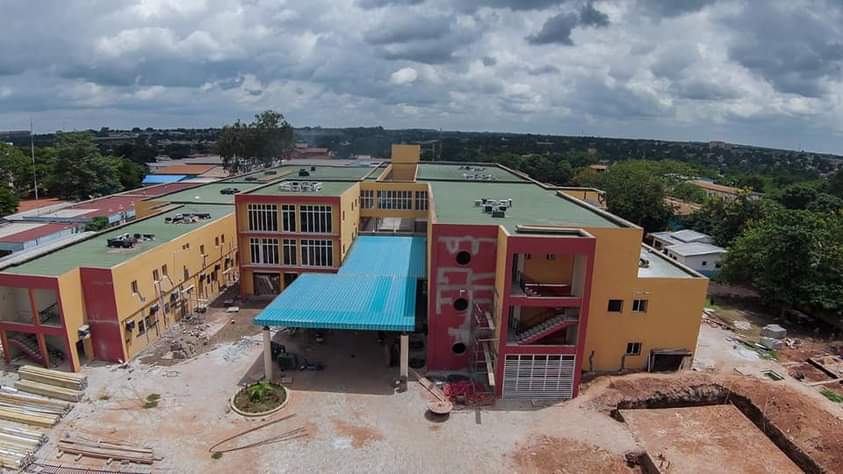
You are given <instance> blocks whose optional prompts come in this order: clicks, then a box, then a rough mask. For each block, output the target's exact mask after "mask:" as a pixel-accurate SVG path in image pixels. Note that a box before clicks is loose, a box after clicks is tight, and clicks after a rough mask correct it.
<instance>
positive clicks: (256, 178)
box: [245, 176, 258, 181]
mask: <svg viewBox="0 0 843 474" xmlns="http://www.w3.org/2000/svg"><path fill="white" fill-rule="evenodd" d="M245 179H246V181H257V180H258V177H257V176H246V178H245Z"/></svg>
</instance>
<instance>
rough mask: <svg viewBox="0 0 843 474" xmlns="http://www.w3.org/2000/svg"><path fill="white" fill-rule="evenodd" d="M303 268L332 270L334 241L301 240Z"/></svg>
mask: <svg viewBox="0 0 843 474" xmlns="http://www.w3.org/2000/svg"><path fill="white" fill-rule="evenodd" d="M299 243H300V247H301V266H303V267H320V268H330V267H333V266H334V241H333V240H323V239H301V240H300V241H299Z"/></svg>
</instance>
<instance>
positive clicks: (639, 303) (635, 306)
mask: <svg viewBox="0 0 843 474" xmlns="http://www.w3.org/2000/svg"><path fill="white" fill-rule="evenodd" d="M632 312H633V313H646V312H647V300H632Z"/></svg>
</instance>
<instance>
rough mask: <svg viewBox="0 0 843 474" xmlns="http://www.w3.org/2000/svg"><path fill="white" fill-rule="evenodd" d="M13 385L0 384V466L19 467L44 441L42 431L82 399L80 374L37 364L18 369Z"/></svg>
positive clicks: (83, 378)
mask: <svg viewBox="0 0 843 474" xmlns="http://www.w3.org/2000/svg"><path fill="white" fill-rule="evenodd" d="M18 375H19V376H20V380H19V381H17V382H16V383H15V386H14V388H13V387H0V467H4V468H11V469H23V468H25V467H26V466H27V465H29V464H30V463H31V462H32V461H33V460H34V456H35V452H36V451H37V450H38V448H39V447H41V445H43V444H44V443H46V442H47V434H46V433H45V432H44V431H42V430H44V429H47V428H51V427H53V426H55V425H56V423H58V422H59V420H60V419H61V417H62V416H64V415H65V414H67V412H69V411H70V409H71V408H72V404H71V403H68V402H77V401H79V400H81V399H82V396H83V395H84V391H85V388H86V387H87V386H88V380H87V378H86V377H85V376H84V375H80V374H72V373H67V372H59V371H57V370H50V369H43V368H40V367H33V366H23V367H21V368H20V369H18Z"/></svg>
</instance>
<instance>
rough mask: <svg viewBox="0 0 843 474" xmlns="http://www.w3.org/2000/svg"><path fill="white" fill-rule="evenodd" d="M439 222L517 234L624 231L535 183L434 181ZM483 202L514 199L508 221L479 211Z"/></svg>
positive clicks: (432, 187)
mask: <svg viewBox="0 0 843 474" xmlns="http://www.w3.org/2000/svg"><path fill="white" fill-rule="evenodd" d="M430 186H431V189H432V192H433V200H434V202H435V206H436V219H437V222H438V223H442V224H486V225H503V226H505V227H506V228H507V230H509V232H510V233H515V231H516V226H518V225H554V226H570V227H620V225H618V224H617V223H615V222H613V221H612V220H610V219H609V218H607V217H605V216H603V215H602V214H600V213H598V212H596V211H594V210H593V209H589V208H587V207H585V206H581V205H578V204H576V203H574V202H572V201H571V200H568V199H566V198H563V197H560V196H558V195H557V194H556V193H557V192H556V191H553V190H548V189H544V188H542V187H541V186H539V185H537V184H534V183H531V182H524V183H501V182H494V181H486V182H475V181H431V182H430ZM482 198H488V199H512V202H513V204H512V208H510V209H508V210H507V211H506V217H503V218H497V217H492V215H491V214H487V213H484V212H483V210H482V208H480V207H476V206H475V205H474V201H475V200H478V199H482Z"/></svg>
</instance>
